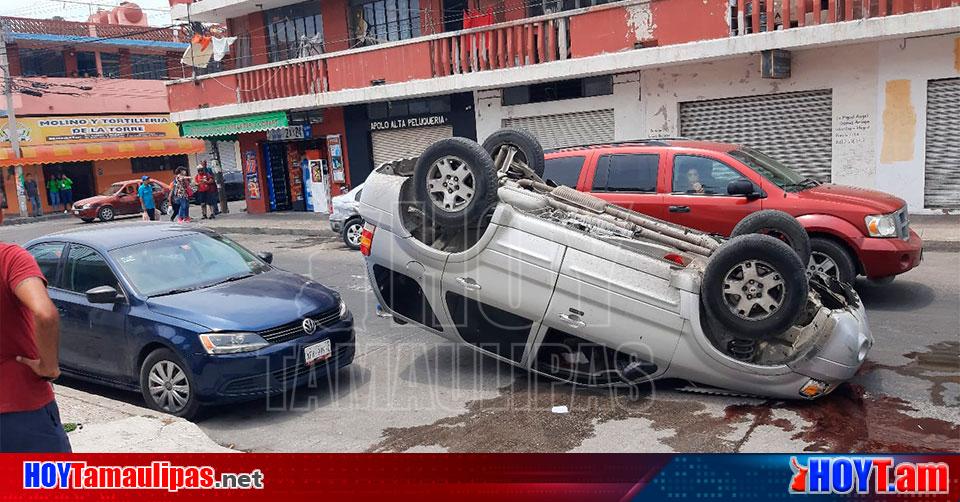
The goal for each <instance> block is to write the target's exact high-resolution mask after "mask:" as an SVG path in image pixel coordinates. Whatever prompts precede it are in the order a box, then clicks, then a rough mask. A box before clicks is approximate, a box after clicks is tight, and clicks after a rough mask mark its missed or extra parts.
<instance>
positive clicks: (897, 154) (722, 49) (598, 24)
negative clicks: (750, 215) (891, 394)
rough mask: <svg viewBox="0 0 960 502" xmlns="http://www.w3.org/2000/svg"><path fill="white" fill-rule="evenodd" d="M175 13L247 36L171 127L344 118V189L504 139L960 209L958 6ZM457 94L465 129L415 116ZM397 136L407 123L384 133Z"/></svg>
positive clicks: (209, 7) (724, 1)
mask: <svg viewBox="0 0 960 502" xmlns="http://www.w3.org/2000/svg"><path fill="white" fill-rule="evenodd" d="M172 3H176V5H174V6H173V16H174V18H175V19H177V18H185V17H186V13H187V12H188V11H189V12H190V15H191V18H192V19H197V18H200V19H202V20H206V21H219V22H225V23H226V24H227V25H228V26H230V27H231V29H232V30H235V31H234V32H233V33H234V34H236V35H238V36H239V37H240V38H241V40H245V42H244V43H243V44H242V45H241V46H238V48H237V50H236V52H235V54H234V55H233V56H234V57H233V59H232V60H231V61H230V63H229V65H231V66H230V68H231V69H230V70H228V71H224V72H220V73H214V74H211V75H207V76H204V77H202V78H201V79H200V80H199V81H198V82H196V83H189V84H188V83H187V82H174V83H171V84H170V85H169V86H168V90H169V95H170V103H171V108H172V112H173V113H172V117H173V118H174V120H176V121H178V122H191V121H200V122H202V121H206V120H222V119H223V118H225V117H235V116H242V115H244V114H249V113H251V112H257V113H264V112H271V111H284V112H287V113H288V114H289V113H291V112H292V113H302V112H310V111H313V112H316V111H321V112H322V113H328V111H329V110H337V109H341V110H343V112H342V115H343V117H344V118H345V120H344V124H343V130H342V131H341V134H342V137H343V138H345V148H344V152H345V157H349V159H350V162H351V164H352V165H350V166H348V171H351V176H350V177H349V178H350V181H351V182H352V183H357V182H360V181H362V179H363V178H364V177H365V176H366V174H367V173H368V172H369V170H370V169H371V168H372V166H374V165H376V164H377V162H380V161H383V160H384V159H385V158H386V156H408V155H415V154H416V153H417V152H416V150H417V149H422V146H421V145H420V144H419V143H418V141H420V142H423V143H424V144H426V143H427V142H428V141H432V140H434V139H436V138H437V137H442V135H444V134H456V135H462V136H467V137H471V138H475V139H478V140H480V141H482V140H483V139H484V138H486V137H487V136H488V135H489V134H490V133H492V132H493V131H495V130H496V129H498V128H500V127H521V128H525V129H528V130H530V131H532V132H534V133H535V134H536V135H537V136H538V137H539V138H540V139H541V141H542V142H543V143H544V145H545V146H546V147H560V146H570V145H576V144H584V143H597V142H606V141H616V140H629V139H638V138H650V137H677V136H682V137H689V138H695V139H709V140H719V141H730V142H738V143H744V144H747V145H750V146H754V147H756V148H758V149H760V150H763V151H766V152H768V153H769V154H771V155H772V156H773V157H775V158H777V159H778V160H781V161H783V162H785V163H787V164H789V165H791V166H793V167H794V168H796V169H797V170H799V171H801V172H803V173H804V174H806V175H808V176H812V177H816V178H819V179H822V180H825V181H832V182H835V183H843V184H850V185H855V186H860V187H865V188H873V189H879V190H884V191H887V192H890V193H892V194H894V195H897V196H899V197H901V198H903V199H905V200H906V201H907V202H908V204H909V207H910V210H911V211H912V212H914V213H932V212H955V211H960V181H958V180H960V143H958V142H956V141H955V140H954V138H956V137H957V135H958V134H960V119H958V118H957V117H958V114H957V113H956V110H957V109H958V104H960V101H958V100H960V35H958V33H957V30H956V27H957V26H960V7H958V6H957V4H956V3H953V4H952V5H951V4H950V3H949V2H932V3H931V2H921V1H919V0H917V1H911V0H886V1H880V2H877V1H872V2H846V1H843V0H825V1H823V2H809V1H806V0H792V1H778V2H759V1H751V0H738V1H736V2H730V1H728V0H707V1H703V0H699V1H694V0H655V1H647V0H624V1H620V2H609V3H605V2H591V1H581V2H548V1H528V2H522V1H519V0H518V1H516V2H505V1H501V2H484V1H480V2H466V3H457V2H439V3H436V5H434V4H433V3H429V4H427V3H424V2H423V1H421V2H420V3H411V2H405V3H398V2H394V3H395V5H386V3H384V2H382V1H377V2H363V1H349V0H345V1H343V2H336V1H334V2H329V3H328V2H322V3H319V2H305V3H297V2H293V1H285V0H277V1H275V2H271V3H270V9H268V8H267V6H266V5H263V8H264V11H263V12H261V11H259V9H257V8H256V7H255V5H254V4H255V3H256V2H252V1H243V0H230V1H224V0H216V1H214V0H200V1H198V2H195V3H186V2H183V1H178V0H172ZM381 4H383V5H381ZM411 5H412V7H411ZM272 9H279V10H272ZM284 9H286V10H284ZM282 12H286V13H288V14H287V15H286V16H284V15H281V13H282ZM390 12H395V13H396V15H393V14H390ZM289 13H296V14H295V15H294V14H289ZM381 13H383V15H384V16H385V17H383V19H385V21H383V22H381ZM291 16H292V17H291ZM298 16H299V17H298ZM307 16H313V17H312V18H310V19H312V24H310V23H308V22H307V21H308V19H307ZM301 19H302V20H303V22H301ZM475 23H478V24H475ZM464 27H466V29H463V28H464ZM292 41H294V42H292ZM284 43H286V44H287V45H284ZM291 43H293V45H294V46H295V47H296V50H293V49H291V45H290V44H291ZM344 44H346V45H344ZM764 61H766V64H764ZM465 94H472V97H473V103H472V105H473V106H472V108H473V122H474V123H473V124H472V126H471V127H465V126H463V125H462V126H461V127H459V130H456V129H458V128H457V127H452V128H451V127H447V126H446V124H445V123H444V122H443V119H442V118H437V117H434V118H431V117H430V114H429V113H428V112H424V110H429V109H430V105H429V104H427V105H423V104H421V103H424V102H427V101H429V100H431V99H433V98H434V97H452V96H462V95H465ZM457 99H458V100H459V99H462V98H457ZM451 102H452V101H451ZM411 103H417V104H416V105H415V106H416V107H417V108H416V109H417V110H418V112H424V113H422V114H421V115H420V117H422V119H419V118H418V117H417V116H416V114H411V113H410V108H411V106H410V104H411ZM458 103H459V101H458ZM405 107H406V108H405ZM458 109H459V108H458ZM404 110H406V111H404ZM364 112H365V113H364ZM405 114H406V115H405ZM371 116H373V117H378V118H376V119H371ZM404 117H406V118H413V119H416V120H413V121H411V120H404ZM408 124H414V125H415V126H422V127H423V129H422V130H421V131H420V132H419V134H417V133H414V134H406V133H404V132H403V131H402V129H403V128H402V127H401V128H395V127H394V126H395V125H403V126H407V125H408ZM395 129H398V130H395ZM351 131H352V132H351ZM361 131H362V133H361ZM391 143H393V144H402V145H405V146H406V149H405V150H398V151H395V150H392V149H391V148H390V147H389V146H388V145H389V144H391ZM361 163H362V164H361ZM261 165H262V162H261Z"/></svg>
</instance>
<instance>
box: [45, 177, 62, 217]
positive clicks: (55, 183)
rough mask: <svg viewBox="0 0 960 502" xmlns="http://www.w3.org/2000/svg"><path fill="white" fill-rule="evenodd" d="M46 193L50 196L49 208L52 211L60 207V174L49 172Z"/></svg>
mask: <svg viewBox="0 0 960 502" xmlns="http://www.w3.org/2000/svg"><path fill="white" fill-rule="evenodd" d="M47 195H49V196H50V201H49V202H50V208H52V209H53V210H54V211H56V210H57V208H58V207H60V175H59V174H51V175H50V179H49V180H47Z"/></svg>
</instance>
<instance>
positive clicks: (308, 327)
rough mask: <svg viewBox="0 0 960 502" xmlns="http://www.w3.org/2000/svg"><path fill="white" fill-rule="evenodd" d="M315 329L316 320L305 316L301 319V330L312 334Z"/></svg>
mask: <svg viewBox="0 0 960 502" xmlns="http://www.w3.org/2000/svg"><path fill="white" fill-rule="evenodd" d="M316 330H317V321H314V320H313V319H310V318H309V317H307V318H306V319H304V320H303V332H304V333H306V334H308V335H312V334H313V332H314V331H316Z"/></svg>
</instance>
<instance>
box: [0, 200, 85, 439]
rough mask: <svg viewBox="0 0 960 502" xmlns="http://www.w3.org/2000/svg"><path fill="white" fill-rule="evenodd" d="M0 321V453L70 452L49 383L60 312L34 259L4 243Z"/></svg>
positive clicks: (54, 372)
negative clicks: (51, 299) (49, 294)
mask: <svg viewBox="0 0 960 502" xmlns="http://www.w3.org/2000/svg"><path fill="white" fill-rule="evenodd" d="M2 221H3V220H2V217H0V222H2ZM0 326H2V327H3V329H2V331H0V452H31V453H34V452H35V453H43V452H51V453H69V452H70V451H71V450H70V440H68V439H67V434H66V433H65V432H64V431H63V424H62V423H61V422H60V410H59V409H58V408H57V402H56V400H54V397H53V387H52V386H51V385H50V381H51V380H54V379H55V378H57V377H58V376H60V367H59V361H58V360H57V351H58V346H59V343H60V316H59V315H58V314H57V308H56V307H55V306H54V305H53V302H52V301H50V297H49V296H48V295H47V281H46V279H45V278H44V277H43V273H41V272H40V267H38V266H37V262H36V260H34V259H33V256H31V255H30V253H28V252H27V251H26V250H24V249H23V248H21V247H20V246H17V245H16V244H8V243H5V242H0Z"/></svg>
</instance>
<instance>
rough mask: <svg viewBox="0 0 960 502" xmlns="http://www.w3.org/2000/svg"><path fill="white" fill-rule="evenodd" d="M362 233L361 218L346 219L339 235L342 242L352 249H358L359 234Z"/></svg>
mask: <svg viewBox="0 0 960 502" xmlns="http://www.w3.org/2000/svg"><path fill="white" fill-rule="evenodd" d="M362 233H363V220H361V219H360V218H354V219H352V220H347V222H346V223H344V225H343V230H341V231H340V235H341V236H342V237H343V243H344V244H346V245H347V247H348V248H350V249H353V250H354V251H356V250H357V249H360V234H362Z"/></svg>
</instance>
